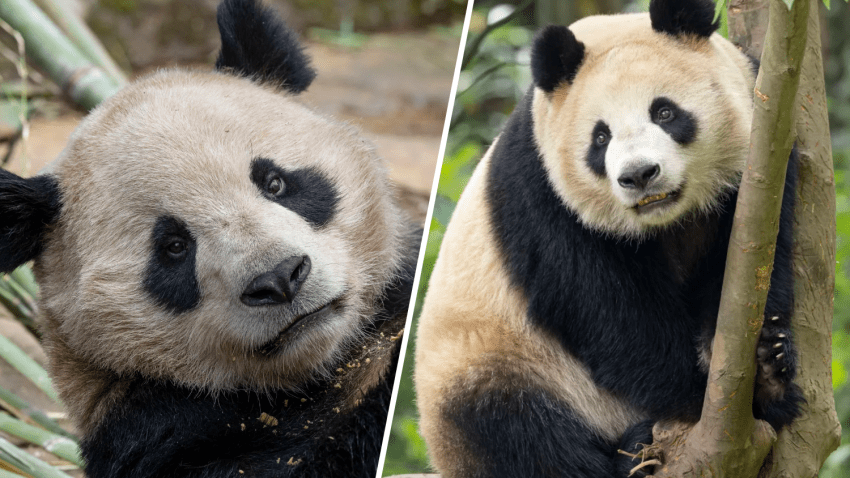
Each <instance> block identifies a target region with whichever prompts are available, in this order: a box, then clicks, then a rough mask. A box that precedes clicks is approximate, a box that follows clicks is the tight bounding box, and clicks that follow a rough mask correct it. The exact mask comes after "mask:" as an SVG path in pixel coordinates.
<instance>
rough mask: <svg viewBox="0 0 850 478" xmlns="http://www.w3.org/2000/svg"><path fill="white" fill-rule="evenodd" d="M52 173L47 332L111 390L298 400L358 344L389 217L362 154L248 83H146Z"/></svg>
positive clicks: (391, 247) (41, 269)
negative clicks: (121, 381) (54, 208)
mask: <svg viewBox="0 0 850 478" xmlns="http://www.w3.org/2000/svg"><path fill="white" fill-rule="evenodd" d="M130 105H132V107H130ZM257 112H262V115H258V114H257ZM52 173H53V174H54V175H55V177H56V178H57V181H58V184H59V188H60V190H61V191H62V197H63V200H64V204H63V209H62V214H61V218H60V219H59V221H58V223H57V224H56V225H55V227H54V228H52V230H51V231H49V232H48V234H47V238H46V243H45V250H44V253H43V254H42V257H41V258H39V260H38V261H37V264H36V266H37V267H36V273H37V274H38V276H39V280H40V283H41V285H42V289H43V291H44V294H43V295H44V297H45V300H44V307H43V308H44V312H45V316H46V318H47V320H48V321H54V322H55V323H56V326H57V327H56V328H55V330H57V331H58V334H60V335H61V340H63V341H64V342H66V343H67V344H68V345H69V346H70V348H71V349H73V350H75V351H79V353H81V354H84V355H85V359H87V360H88V361H91V362H92V363H94V364H97V365H99V366H102V367H105V368H107V369H110V370H113V371H115V372H118V373H131V372H133V373H135V372H141V373H143V374H144V375H147V376H149V377H153V378H167V379H173V380H176V381H178V382H180V383H183V384H186V385H189V386H195V387H198V388H206V389H208V390H221V389H227V388H234V387H251V388H255V389H256V388H260V389H262V388H272V387H276V388H285V387H292V386H296V385H297V384H299V383H303V382H304V381H305V380H307V379H309V378H310V377H313V376H315V374H316V373H321V372H322V370H323V365H324V364H327V363H328V362H329V361H330V360H331V359H332V358H334V356H335V354H336V353H337V352H338V351H339V350H340V349H341V348H342V347H344V346H345V345H347V344H349V343H351V341H353V340H357V339H358V334H359V333H360V332H359V330H361V328H362V325H363V322H364V320H366V319H365V318H366V317H368V316H370V315H371V314H372V313H373V312H374V311H373V310H372V307H373V305H372V304H374V302H375V299H376V297H377V296H378V294H380V292H381V291H380V290H379V288H380V285H381V284H384V283H386V282H387V281H388V280H389V279H390V278H391V277H392V275H393V273H394V269H395V264H396V262H397V257H396V256H395V255H396V252H394V251H397V250H398V249H399V247H398V244H399V241H400V239H399V238H400V236H401V232H400V231H399V226H398V225H396V224H394V222H395V221H394V218H396V217H397V216H398V212H397V211H396V210H395V206H393V205H392V203H391V200H390V197H389V196H390V195H389V193H388V191H389V190H390V188H389V186H388V184H386V179H385V178H386V173H385V171H384V169H383V165H382V164H381V162H380V160H379V159H378V158H377V157H376V155H375V154H374V152H373V150H372V148H371V146H370V145H369V144H368V143H366V142H364V140H362V139H360V138H359V135H358V134H357V132H356V131H355V130H354V129H353V128H351V127H349V126H347V125H343V124H339V123H335V122H332V121H330V120H328V119H326V118H323V117H321V116H319V115H317V114H315V113H313V112H311V111H310V110H308V109H306V108H305V107H303V106H301V105H300V104H298V103H296V102H294V101H293V100H292V99H290V98H289V97H287V96H285V95H282V94H280V93H279V92H277V91H274V90H273V89H271V88H266V87H263V86H259V85H257V84H255V83H252V82H251V81H249V80H246V79H241V78H236V77H232V76H228V75H223V74H200V73H186V72H165V73H160V74H157V75H155V76H153V77H150V78H147V79H145V80H142V81H140V82H138V83H136V84H134V85H132V86H130V87H128V88H127V89H125V90H124V91H122V92H121V93H119V94H118V95H117V96H116V97H114V98H112V99H110V100H109V101H108V102H107V103H105V104H104V105H103V106H102V107H100V108H99V109H98V110H96V111H95V112H94V113H93V114H92V115H90V117H89V118H88V119H87V120H86V121H85V122H84V124H83V125H82V126H81V127H80V128H79V129H78V131H77V132H76V133H75V135H74V137H73V138H72V139H71V142H70V144H69V146H68V147H67V149H66V150H65V152H63V155H62V157H60V159H59V160H58V163H57V164H56V165H55V166H54V167H53V172H52Z"/></svg>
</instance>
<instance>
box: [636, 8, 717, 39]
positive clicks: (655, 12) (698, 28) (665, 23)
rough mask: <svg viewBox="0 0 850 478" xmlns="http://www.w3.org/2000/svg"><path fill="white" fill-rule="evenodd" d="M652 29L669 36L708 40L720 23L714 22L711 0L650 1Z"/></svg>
mask: <svg viewBox="0 0 850 478" xmlns="http://www.w3.org/2000/svg"><path fill="white" fill-rule="evenodd" d="M649 18H650V19H651V20H652V29H653V30H655V31H657V32H661V33H667V34H670V35H674V36H678V35H697V36H701V37H705V38H708V37H710V36H711V34H712V33H714V32H715V31H717V28H718V27H720V23H719V22H716V21H714V2H712V1H711V0H652V1H650V2H649Z"/></svg>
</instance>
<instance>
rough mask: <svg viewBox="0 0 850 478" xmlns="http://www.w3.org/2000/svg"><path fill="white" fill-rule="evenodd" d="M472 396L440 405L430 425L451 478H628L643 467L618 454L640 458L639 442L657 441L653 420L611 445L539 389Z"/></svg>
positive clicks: (479, 392) (493, 390)
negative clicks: (635, 468)
mask: <svg viewBox="0 0 850 478" xmlns="http://www.w3.org/2000/svg"><path fill="white" fill-rule="evenodd" d="M472 393H473V394H474V396H470V394H462V395H457V396H455V397H453V398H451V399H449V400H448V401H446V402H445V403H444V404H443V405H442V406H441V407H439V412H438V413H439V414H440V415H441V416H440V417H439V419H438V424H437V425H436V426H435V427H434V426H431V425H430V424H426V423H423V428H431V430H430V431H431V433H432V434H435V435H436V436H434V437H433V438H435V439H432V440H429V445H432V446H431V452H432V456H433V457H434V459H435V464H436V465H437V466H438V468H439V469H440V471H441V472H442V473H443V477H444V478H496V477H514V476H517V477H518V476H522V477H529V478H536V477H541V478H542V477H548V478H554V477H571V478H603V477H604V478H611V477H617V478H625V477H627V476H629V470H630V469H631V468H633V467H634V466H636V465H637V464H639V461H632V459H631V458H630V457H629V456H626V455H623V454H621V453H619V452H618V450H619V449H624V451H628V452H630V453H636V452H638V451H640V448H642V447H641V446H640V444H650V443H652V423H650V422H642V423H640V424H638V425H635V426H632V427H631V428H630V429H629V430H627V431H626V433H625V434H624V435H623V437H622V439H613V440H611V439H606V438H604V437H602V436H601V434H600V433H599V431H598V430H594V429H593V428H592V427H591V426H590V425H589V424H588V423H587V421H586V420H584V419H583V418H582V416H581V415H580V414H579V413H578V412H576V411H575V410H574V409H572V408H571V407H570V406H568V405H567V404H566V403H564V402H563V401H561V400H558V399H556V398H555V397H553V396H552V395H551V394H549V393H547V392H545V391H543V390H540V389H534V388H526V387H517V388H513V387H511V386H510V384H509V385H508V386H506V387H499V388H488V389H485V390H481V389H478V390H475V392H472ZM434 429H436V430H434ZM435 444H436V446H437V449H435V447H434V445H435ZM651 471H652V469H651V468H646V469H643V470H641V471H638V472H636V473H635V474H634V475H632V476H633V477H642V476H646V474H647V473H648V472H651Z"/></svg>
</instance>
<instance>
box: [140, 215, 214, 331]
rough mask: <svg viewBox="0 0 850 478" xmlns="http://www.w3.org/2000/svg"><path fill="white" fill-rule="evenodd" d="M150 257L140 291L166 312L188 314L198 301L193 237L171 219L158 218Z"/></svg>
mask: <svg viewBox="0 0 850 478" xmlns="http://www.w3.org/2000/svg"><path fill="white" fill-rule="evenodd" d="M151 247H152V251H151V257H150V259H149V260H148V267H147V270H146V271H145V279H144V289H145V290H146V291H147V292H148V294H150V296H151V297H152V298H153V299H154V301H156V303H157V304H158V305H160V306H161V307H164V308H165V309H167V310H169V311H170V312H174V313H178V314H180V313H184V312H188V311H190V310H192V309H194V308H195V307H197V306H198V304H199V303H200V302H201V288H200V287H199V286H198V278H197V277H196V275H195V250H196V249H197V247H196V244H195V238H194V237H193V236H192V233H191V232H189V229H188V228H187V227H186V225H185V224H184V223H183V222H182V221H180V220H179V219H177V218H175V217H173V216H160V217H159V218H157V220H156V224H155V225H154V227H153V233H152V234H151Z"/></svg>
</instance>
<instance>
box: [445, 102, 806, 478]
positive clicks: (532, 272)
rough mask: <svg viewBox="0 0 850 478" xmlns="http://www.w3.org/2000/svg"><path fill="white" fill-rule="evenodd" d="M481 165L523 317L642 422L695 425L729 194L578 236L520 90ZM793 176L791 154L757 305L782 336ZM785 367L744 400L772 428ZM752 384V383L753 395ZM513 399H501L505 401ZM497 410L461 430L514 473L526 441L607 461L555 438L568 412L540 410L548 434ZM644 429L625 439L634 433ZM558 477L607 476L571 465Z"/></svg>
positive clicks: (791, 393)
mask: <svg viewBox="0 0 850 478" xmlns="http://www.w3.org/2000/svg"><path fill="white" fill-rule="evenodd" d="M491 161H492V162H491V165H490V170H489V175H488V179H487V181H488V187H487V191H488V196H487V200H488V204H489V205H490V208H491V211H490V214H491V223H492V228H493V230H492V233H493V234H494V236H495V239H496V240H497V243H498V244H499V247H500V249H501V251H502V253H503V254H504V258H505V263H506V266H507V270H508V272H509V275H510V279H511V281H512V283H513V284H514V285H515V286H517V287H519V288H521V290H523V291H524V293H525V296H526V298H527V300H528V312H529V316H530V318H531V320H532V321H533V322H534V324H535V325H537V326H538V327H541V328H542V329H544V330H546V331H548V332H549V333H551V334H552V335H553V336H554V337H556V338H557V339H558V340H559V341H560V343H561V344H562V345H563V346H564V348H565V349H566V350H567V351H568V352H569V353H570V354H572V355H573V356H575V357H577V358H578V359H579V360H581V362H582V363H584V364H585V365H586V366H587V367H588V369H589V370H590V373H591V376H592V378H593V379H594V381H595V382H596V383H597V384H598V386H600V387H602V388H604V389H606V390H609V391H611V392H613V393H614V394H615V395H617V396H619V397H622V398H624V399H626V400H627V401H629V402H630V403H631V404H632V405H633V406H636V407H638V408H639V409H641V410H642V411H643V412H644V413H645V414H647V415H648V416H649V417H650V419H651V422H654V421H657V420H662V419H678V420H685V421H695V420H697V419H698V418H699V413H700V410H701V408H702V400H703V396H704V393H705V388H706V381H707V377H706V374H705V372H703V371H702V370H701V369H700V367H699V365H698V356H697V353H698V352H697V350H698V347H699V344H700V340H699V336H700V334H701V333H702V331H704V330H708V331H709V332H708V336H709V337H710V336H711V335H713V331H714V325H715V322H716V316H717V312H718V306H719V297H720V291H721V287H722V282H723V273H724V267H725V260H726V250H727V247H728V242H729V233H730V231H731V226H732V219H733V215H734V209H735V202H736V200H737V194H731V195H729V196H728V197H727V198H724V200H723V207H722V212H720V213H717V214H714V215H712V216H698V215H694V216H693V217H691V218H689V219H688V220H687V221H685V223H684V225H683V226H670V227H668V228H664V229H659V230H658V231H656V233H655V234H654V235H653V236H652V237H650V238H648V239H646V240H643V241H640V242H636V241H624V240H622V239H617V238H612V237H607V236H606V235H605V234H602V233H596V232H593V231H590V230H588V229H586V228H584V227H582V225H581V223H580V222H579V221H578V218H577V216H576V215H575V214H574V213H572V212H570V211H569V210H568V209H566V208H565V207H564V206H563V202H562V201H561V200H560V198H559V197H558V196H557V194H556V193H555V192H554V190H553V189H552V187H551V186H550V184H549V181H548V179H547V175H546V170H545V168H544V166H543V164H542V159H541V158H540V156H539V152H538V150H537V148H536V146H535V142H534V134H533V119H532V115H531V94H528V95H526V98H525V99H524V100H523V102H522V103H521V104H520V105H519V106H518V107H517V109H516V110H515V111H514V113H513V115H512V116H511V118H510V120H509V121H508V123H507V125H506V127H505V129H504V131H503V133H502V134H501V135H500V137H499V142H498V144H497V145H496V147H495V150H494V152H493V156H492V160H491ZM795 182H796V154H792V157H791V160H790V162H789V167H788V175H787V179H786V186H785V195H784V198H783V208H782V216H781V218H780V233H779V237H778V241H777V249H776V258H775V264H774V271H773V274H772V277H771V288H770V292H769V294H768V300H767V305H766V309H765V315H766V317H772V316H779V317H780V319H778V320H777V321H771V323H770V324H771V325H770V326H771V327H774V328H776V329H777V330H778V329H779V328H781V329H783V330H786V331H787V330H789V329H790V320H791V313H792V310H793V270H792V265H791V226H792V217H793V199H794V190H795V188H794V187H795ZM683 244H684V247H683V248H680V247H679V246H681V245H683ZM694 251H696V252H697V253H696V254H694ZM789 333H790V332H789ZM767 335H768V336H770V335H771V334H770V333H769V334H767ZM772 335H773V337H775V336H776V335H775V333H774V334H772ZM788 337H789V339H788V341H787V343H785V344H784V346H787V347H788V353H787V355H786V357H788V358H787V360H788V361H790V362H793V361H794V360H795V358H796V355H795V353H794V352H793V348H792V346H791V342H790V335H789V336H788ZM793 374H794V369H793V367H791V368H789V370H786V372H785V375H784V376H782V377H778V380H780V381H781V382H782V383H783V385H784V386H785V389H786V393H785V395H784V396H783V397H780V398H779V399H768V400H767V401H765V402H757V403H755V404H754V406H753V412H754V414H755V416H756V417H757V418H762V419H765V420H767V421H768V422H769V423H770V424H771V425H772V426H774V427H775V428H777V429H779V428H781V427H782V426H784V425H787V424H788V423H790V422H791V421H792V420H793V419H794V417H796V416H797V415H798V414H799V404H800V401H801V400H802V398H801V395H800V394H799V389H797V387H796V385H794V384H793V383H791V380H792V379H793ZM758 391H759V386H758V385H757V389H756V395H757V396H758ZM495 393H497V394H504V393H507V394H509V395H510V394H513V395H514V396H515V397H516V399H517V400H520V399H522V400H521V402H520V404H523V405H525V404H526V403H527V402H526V401H525V398H523V397H525V396H524V395H522V394H519V393H518V391H499V392H495ZM526 396H528V395H526ZM528 397H531V396H528ZM529 400H531V402H528V404H529V406H531V407H532V408H531V409H532V410H534V409H535V408H534V407H537V406H539V405H534V404H536V403H537V402H535V401H534V400H536V399H532V398H529ZM493 403H494V404H495V403H497V402H496V401H494V402H493ZM550 405H551V402H550ZM516 406H518V405H515V404H509V405H507V408H508V409H512V407H513V408H516ZM552 406H555V405H552ZM558 406H561V407H562V405H558ZM502 412H503V410H500V411H498V412H497V411H492V412H488V413H486V414H478V417H477V418H475V417H473V416H472V415H470V416H469V418H468V420H470V421H476V420H478V421H484V422H486V423H482V424H477V425H471V424H468V426H470V427H472V429H473V430H475V427H484V428H482V430H486V433H481V434H479V433H478V432H477V431H474V432H473V433H474V434H475V435H476V436H477V437H478V438H477V440H481V441H476V446H479V447H482V448H485V449H486V448H488V447H492V448H493V449H494V450H495V449H499V450H501V452H502V453H506V454H507V453H514V451H513V450H518V451H516V455H512V456H513V459H514V460H516V461H517V464H516V465H515V466H524V467H526V468H518V469H529V467H531V468H533V467H535V466H537V463H538V462H539V460H538V459H537V458H536V455H533V454H530V455H524V454H523V450H526V448H524V446H525V447H528V446H532V444H533V446H534V447H540V448H542V449H546V448H547V447H554V448H556V449H558V450H561V453H563V454H559V455H558V457H557V460H559V463H560V460H563V462H564V463H576V462H583V461H585V462H588V463H595V462H597V461H600V460H602V461H605V460H608V461H610V460H612V459H613V458H612V456H611V455H610V454H609V452H608V451H605V449H603V448H599V449H596V448H593V447H589V444H590V443H592V440H593V437H592V436H591V435H586V436H583V437H582V438H580V439H575V440H573V441H572V443H570V445H572V447H567V446H566V445H565V444H564V443H563V442H562V441H561V440H563V439H565V438H567V437H570V436H573V435H574V434H581V433H583V432H581V431H580V429H579V428H577V426H576V424H575V418H574V416H573V415H572V414H571V412H570V410H566V409H565V410H560V411H558V412H557V413H556V412H554V411H547V412H545V414H544V415H541V416H544V417H545V420H542V421H541V423H543V424H545V427H544V428H546V429H548V431H543V430H541V429H537V428H534V427H532V426H528V427H526V428H525V429H523V428H517V427H516V426H515V425H514V424H513V423H512V422H506V423H505V425H504V426H501V425H499V420H492V418H493V417H495V416H497V415H498V414H499V413H502ZM541 413H542V412H541ZM461 415H463V413H462V412H461ZM500 427H501V428H500ZM645 428H646V427H644V431H643V432H640V433H638V432H635V431H634V430H633V431H631V432H630V433H629V435H633V436H639V437H642V438H643V439H645V437H646V430H645ZM464 429H466V428H464ZM559 430H560V431H559ZM576 430H579V431H576ZM506 437H511V438H510V443H512V444H514V445H516V446H513V447H511V448H509V447H508V446H507V445H505V443H506V440H507V438H506ZM624 438H628V437H624ZM521 443H525V444H526V445H520V444H521ZM487 456H490V455H487ZM555 459H556V458H552V460H555ZM520 462H521V463H522V465H520V464H519V463H520ZM546 463H549V462H546ZM547 466H548V465H547ZM547 469H548V468H547ZM487 476H509V475H503V474H493V475H487ZM547 476H548V475H547ZM553 476H558V475H557V474H555V475H553ZM570 476H587V477H602V476H606V477H607V476H612V474H611V473H610V472H593V473H591V472H587V473H585V474H583V475H582V474H579V473H578V472H576V473H573V474H570ZM613 476H617V475H613ZM619 476H623V475H619Z"/></svg>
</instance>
